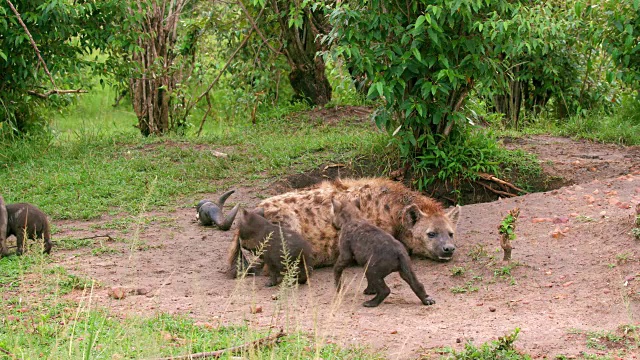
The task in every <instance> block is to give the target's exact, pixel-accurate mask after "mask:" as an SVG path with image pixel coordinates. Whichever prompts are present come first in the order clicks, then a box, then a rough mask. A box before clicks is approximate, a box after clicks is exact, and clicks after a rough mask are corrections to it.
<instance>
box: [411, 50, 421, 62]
mask: <svg viewBox="0 0 640 360" xmlns="http://www.w3.org/2000/svg"><path fill="white" fill-rule="evenodd" d="M411 51H413V56H415V58H416V59H418V61H422V57H421V56H420V50H418V48H413V49H411Z"/></svg>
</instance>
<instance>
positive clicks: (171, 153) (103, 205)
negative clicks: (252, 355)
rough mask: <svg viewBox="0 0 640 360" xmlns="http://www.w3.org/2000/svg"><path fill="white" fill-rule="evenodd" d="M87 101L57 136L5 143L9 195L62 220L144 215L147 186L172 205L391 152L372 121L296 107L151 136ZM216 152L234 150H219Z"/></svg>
mask: <svg viewBox="0 0 640 360" xmlns="http://www.w3.org/2000/svg"><path fill="white" fill-rule="evenodd" d="M102 96H103V98H104V97H106V96H107V94H106V92H103V93H102ZM96 99H97V100H96ZM98 100H99V99H98V98H97V97H91V98H88V101H98ZM81 104H83V103H79V104H78V105H77V107H78V111H77V112H74V114H75V115H74V117H73V118H70V117H67V118H63V117H61V118H60V119H56V120H55V121H54V124H53V126H54V129H55V130H56V132H55V134H56V135H55V138H54V139H53V140H52V141H45V140H42V139H40V138H36V139H34V138H28V139H22V140H18V141H15V142H13V143H8V144H1V146H3V156H0V177H2V179H3V190H2V191H3V196H4V198H5V201H6V202H8V203H11V202H18V201H26V202H31V203H34V204H37V205H38V206H39V207H41V208H42V210H43V211H45V212H46V213H47V214H49V215H51V216H52V217H53V218H54V219H91V218H96V217H98V216H100V215H101V214H103V213H112V214H113V213H118V212H126V213H137V212H139V211H140V204H141V203H142V199H143V197H144V194H145V193H147V192H151V198H150V199H149V204H148V206H149V207H150V208H158V207H167V206H168V207H171V206H175V204H176V200H177V199H180V198H183V197H186V196H190V197H192V196H194V194H198V193H211V192H220V191H221V190H226V189H229V188H231V187H234V186H242V185H243V184H245V185H246V184H251V183H252V182H255V181H259V180H263V179H266V178H272V177H278V176H282V175H284V174H290V173H296V172H302V171H305V170H309V169H312V168H314V167H316V166H318V165H320V164H321V163H323V162H349V161H352V160H353V159H362V158H368V159H372V158H377V159H378V160H379V159H380V157H384V156H386V155H387V153H388V151H387V149H386V144H387V141H386V137H385V135H384V134H383V133H382V132H380V131H378V130H376V129H375V128H373V127H372V126H371V124H369V123H361V122H348V121H344V122H340V123H338V124H327V123H324V122H322V121H312V120H309V119H308V118H306V117H305V116H304V115H300V114H296V113H294V114H293V115H285V114H286V113H287V112H288V111H290V110H291V109H290V108H287V109H276V110H274V111H272V112H270V113H268V114H263V115H261V118H259V119H258V123H257V124H256V125H251V124H250V123H247V122H246V121H237V122H233V123H224V124H223V123H221V122H214V121H211V122H209V123H208V125H207V127H205V130H204V131H203V135H202V136H201V137H199V138H196V137H194V136H193V135H190V136H189V135H188V136H186V137H177V136H171V135H169V136H166V137H164V138H156V137H149V138H142V137H141V136H140V135H139V134H137V133H136V131H137V130H136V129H133V130H134V131H129V130H126V131H122V132H121V131H120V130H119V129H122V128H128V127H131V126H130V125H131V124H130V123H131V119H127V118H126V117H125V116H123V117H121V118H117V117H116V115H114V114H116V113H118V112H119V111H120V110H117V109H109V108H108V109H107V110H104V111H105V112H106V111H110V113H111V114H112V115H113V116H114V118H116V119H115V120H113V121H112V122H105V121H103V118H108V117H109V116H108V114H107V113H105V114H103V113H102V112H100V111H93V112H91V111H87V110H85V109H84V108H83V106H84V105H81ZM98 105H102V106H104V103H101V104H98ZM98 105H96V104H94V105H91V106H89V107H95V106H98ZM85 114H86V116H87V117H86V118H85V117H84V116H85ZM80 116H83V118H82V120H81V119H80V118H79V117H80ZM269 116H272V117H270V118H268V119H267V117H269ZM85 119H86V121H85ZM74 124H76V125H74ZM127 124H128V125H127ZM213 151H219V152H224V153H226V154H228V157H226V158H221V157H216V156H214V153H213ZM150 190H152V191H150ZM231 200H232V201H233V199H231Z"/></svg>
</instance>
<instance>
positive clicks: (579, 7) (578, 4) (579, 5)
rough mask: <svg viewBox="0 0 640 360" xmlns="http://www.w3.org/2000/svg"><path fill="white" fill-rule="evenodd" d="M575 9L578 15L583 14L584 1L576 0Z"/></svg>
mask: <svg viewBox="0 0 640 360" xmlns="http://www.w3.org/2000/svg"><path fill="white" fill-rule="evenodd" d="M573 9H574V11H575V12H576V15H577V16H578V17H580V16H582V10H584V3H583V2H582V1H576V4H575V5H574V6H573Z"/></svg>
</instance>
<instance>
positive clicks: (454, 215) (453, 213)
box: [445, 205, 460, 226]
mask: <svg viewBox="0 0 640 360" xmlns="http://www.w3.org/2000/svg"><path fill="white" fill-rule="evenodd" d="M445 215H447V217H448V218H449V220H451V223H453V226H458V220H460V205H456V206H455V207H454V208H453V209H451V210H449V211H447V213H446V214H445Z"/></svg>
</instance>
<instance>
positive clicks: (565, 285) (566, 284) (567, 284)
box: [562, 281, 573, 287]
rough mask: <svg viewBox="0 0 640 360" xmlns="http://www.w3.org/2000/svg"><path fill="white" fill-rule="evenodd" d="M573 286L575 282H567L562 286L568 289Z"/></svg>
mask: <svg viewBox="0 0 640 360" xmlns="http://www.w3.org/2000/svg"><path fill="white" fill-rule="evenodd" d="M571 284H573V281H567V282H566V283H564V284H562V286H563V287H567V286H569V285H571Z"/></svg>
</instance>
